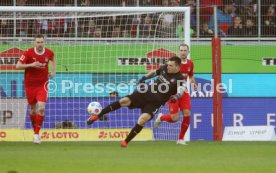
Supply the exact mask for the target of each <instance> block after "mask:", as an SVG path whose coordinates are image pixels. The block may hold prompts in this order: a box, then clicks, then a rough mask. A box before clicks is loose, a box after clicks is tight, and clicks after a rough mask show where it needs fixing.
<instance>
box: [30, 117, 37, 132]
mask: <svg viewBox="0 0 276 173" xmlns="http://www.w3.org/2000/svg"><path fill="white" fill-rule="evenodd" d="M30 120H31V122H32V127H33V129H34V128H35V123H36V115H31V114H30Z"/></svg>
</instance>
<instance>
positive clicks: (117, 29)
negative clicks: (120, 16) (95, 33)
mask: <svg viewBox="0 0 276 173" xmlns="http://www.w3.org/2000/svg"><path fill="white" fill-rule="evenodd" d="M112 37H121V28H120V27H119V26H116V27H114V28H113V31H112Z"/></svg>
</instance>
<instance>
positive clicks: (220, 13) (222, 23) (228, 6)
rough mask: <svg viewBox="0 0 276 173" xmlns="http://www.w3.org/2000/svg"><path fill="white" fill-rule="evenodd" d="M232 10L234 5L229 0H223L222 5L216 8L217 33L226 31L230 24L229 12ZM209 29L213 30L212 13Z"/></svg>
mask: <svg viewBox="0 0 276 173" xmlns="http://www.w3.org/2000/svg"><path fill="white" fill-rule="evenodd" d="M233 11H234V6H233V3H232V2H231V1H225V4H224V6H223V7H221V8H218V9H217V24H218V28H217V29H218V33H227V32H228V27H231V26H232V16H231V13H232V12H233ZM209 27H210V29H212V30H214V14H213V15H212V16H211V18H210V22H209Z"/></svg>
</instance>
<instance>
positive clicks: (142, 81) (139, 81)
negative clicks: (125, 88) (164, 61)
mask: <svg viewBox="0 0 276 173" xmlns="http://www.w3.org/2000/svg"><path fill="white" fill-rule="evenodd" d="M145 80H147V78H146V76H143V77H142V78H141V79H139V80H138V84H140V83H145Z"/></svg>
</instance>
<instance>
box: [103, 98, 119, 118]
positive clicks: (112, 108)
mask: <svg viewBox="0 0 276 173" xmlns="http://www.w3.org/2000/svg"><path fill="white" fill-rule="evenodd" d="M120 107H121V105H120V103H119V101H116V102H113V103H111V104H110V105H108V106H106V107H105V108H104V109H103V110H102V111H101V113H100V114H99V115H98V117H99V118H101V117H102V116H103V115H105V114H107V113H109V112H111V111H115V110H117V109H119V108H120Z"/></svg>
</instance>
